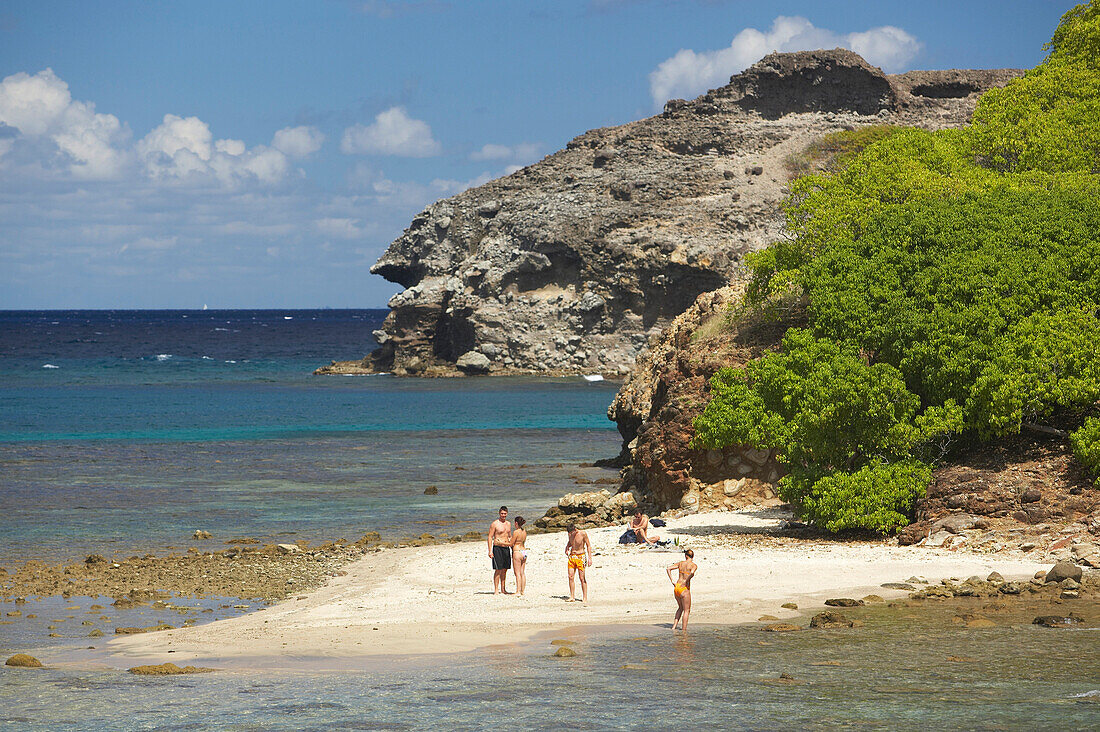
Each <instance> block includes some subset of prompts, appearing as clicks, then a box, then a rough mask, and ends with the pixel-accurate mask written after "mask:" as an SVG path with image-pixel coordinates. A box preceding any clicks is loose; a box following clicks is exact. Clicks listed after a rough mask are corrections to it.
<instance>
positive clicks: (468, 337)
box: [318, 49, 1019, 376]
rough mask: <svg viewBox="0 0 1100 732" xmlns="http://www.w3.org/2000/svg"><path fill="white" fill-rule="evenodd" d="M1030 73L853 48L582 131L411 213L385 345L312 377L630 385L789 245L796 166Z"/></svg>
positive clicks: (801, 59)
mask: <svg viewBox="0 0 1100 732" xmlns="http://www.w3.org/2000/svg"><path fill="white" fill-rule="evenodd" d="M1018 74H1019V72H1017V71H1013V70H1000V71H958V70H954V71H918V72H910V73H908V74H902V75H895V76H888V75H885V74H883V73H882V72H881V71H880V70H879V69H877V68H874V67H872V66H870V65H868V64H867V63H866V62H865V61H864V60H863V59H862V58H861V57H859V56H858V55H856V54H854V53H852V52H850V51H845V50H841V49H836V50H832V51H813V52H799V53H788V54H772V55H770V56H767V57H765V58H764V59H763V60H761V61H760V62H758V63H757V64H755V65H754V66H753V67H751V68H750V69H748V70H746V71H745V72H744V73H742V74H739V75H737V76H734V77H733V78H732V79H731V80H730V83H729V85H727V86H724V87H722V88H719V89H714V90H711V91H709V92H707V93H706V94H704V95H702V96H700V97H699V98H697V99H695V100H693V101H685V100H679V99H677V100H672V101H670V102H668V104H666V105H665V110H664V112H663V113H662V114H660V115H657V116H655V117H650V118H648V119H644V120H640V121H637V122H631V123H628V124H625V125H622V126H619V127H609V128H602V129H597V130H592V131H589V132H586V133H585V134H583V135H580V136H579V137H577V138H575V139H574V140H572V141H571V142H570V143H569V144H568V145H567V146H566V148H565V149H564V150H561V151H559V152H556V153H554V154H553V155H550V156H548V157H547V158H545V159H544V160H542V161H541V162H538V163H536V164H534V165H531V166H528V167H526V168H524V169H522V170H520V171H517V172H516V173H514V174H512V175H509V176H507V177H504V178H501V179H498V180H495V181H492V182H490V183H487V184H485V185H483V186H480V187H478V188H474V189H471V190H468V191H465V192H463V193H461V194H459V195H457V196H454V197H452V198H448V199H446V200H443V201H439V202H437V203H435V204H432V205H431V206H429V207H428V208H427V209H425V210H424V211H423V212H421V213H420V214H419V215H417V216H416V217H415V218H414V219H413V221H412V223H411V224H410V225H409V228H408V229H406V230H405V232H404V233H403V234H402V235H401V236H400V237H399V238H398V239H397V240H396V241H394V242H393V244H391V245H390V247H389V249H388V250H387V251H386V253H385V254H384V255H383V256H382V257H381V258H380V259H379V260H378V262H377V263H376V264H375V265H374V267H373V268H372V269H371V271H372V272H374V273H376V274H379V275H382V276H383V277H385V278H386V279H388V280H391V281H393V282H396V283H398V284H400V285H402V286H403V287H405V290H404V291H402V292H400V293H398V294H397V295H395V296H394V297H393V298H392V299H391V300H390V303H389V305H390V308H391V312H390V314H389V316H388V317H387V318H386V321H385V324H384V325H383V327H382V329H381V330H380V331H376V333H375V337H376V339H377V340H378V342H379V346H380V347H379V348H378V349H376V350H375V351H373V352H372V353H371V354H370V355H369V356H368V357H367V358H365V359H363V360H362V361H353V362H342V363H334V364H333V365H332V366H326V367H323V368H321V369H318V373H348V372H363V371H367V372H371V371H374V372H377V371H387V372H393V373H395V374H399V375H425V376H440V375H457V374H460V373H486V372H493V373H522V372H545V373H603V374H606V375H611V376H615V375H625V374H627V373H628V372H629V371H630V369H631V368H632V367H633V365H634V363H635V360H636V357H637V356H638V354H639V352H641V351H642V350H643V349H644V348H645V347H646V346H647V344H648V343H650V341H651V340H653V339H656V338H657V337H658V336H659V334H660V333H661V332H662V331H663V330H664V329H665V328H666V327H667V326H668V325H669V324H670V323H671V321H672V319H673V318H675V317H676V316H678V315H680V314H681V313H683V312H684V311H685V310H686V309H687V308H688V307H689V306H690V305H691V304H692V303H693V302H694V301H695V299H696V297H697V296H699V295H700V294H701V293H704V292H709V291H712V290H716V289H718V288H721V287H722V286H724V285H726V284H727V283H729V282H730V281H731V280H735V279H736V277H737V275H736V273H737V271H738V263H739V261H740V260H741V258H742V256H743V255H744V254H745V253H746V252H749V251H752V250H756V249H759V248H761V247H763V246H764V245H766V244H767V243H768V242H770V241H772V240H774V239H775V238H776V237H778V236H780V235H781V232H782V220H781V215H780V206H779V205H780V202H781V201H782V199H783V196H784V193H785V186H786V184H787V182H788V180H789V178H790V172H789V171H788V167H787V164H786V161H787V160H788V158H789V157H790V156H792V155H797V154H798V153H800V152H801V151H802V150H804V149H805V148H806V147H807V146H808V145H809V144H810V143H811V142H813V141H814V140H816V139H818V138H820V137H821V136H823V135H825V134H827V133H829V132H834V131H838V130H844V129H852V128H855V127H859V126H864V125H870V124H898V125H914V126H921V127H926V128H942V127H949V126H957V125H961V124H964V123H965V122H966V121H967V120H968V119H969V117H970V114H971V113H972V111H973V108H974V104H975V101H976V99H977V96H978V94H979V93H980V92H982V91H984V90H985V89H988V88H990V87H992V86H997V85H1003V84H1005V83H1007V82H1008V81H1009V80H1010V79H1012V78H1014V77H1015V76H1017V75H1018Z"/></svg>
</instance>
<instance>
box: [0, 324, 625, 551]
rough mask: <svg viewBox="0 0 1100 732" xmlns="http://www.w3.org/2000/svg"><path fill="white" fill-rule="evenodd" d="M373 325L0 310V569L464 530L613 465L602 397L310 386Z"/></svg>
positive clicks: (521, 381)
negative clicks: (198, 534)
mask: <svg viewBox="0 0 1100 732" xmlns="http://www.w3.org/2000/svg"><path fill="white" fill-rule="evenodd" d="M385 314H386V311H384V310H255V311H250V310H231V311H213V310H206V311H171V310H169V311H166V310H155V311H98V310H97V311H86V310H85V311H38V312H35V311H14V312H13V311H6V312H0V566H4V564H5V563H6V562H10V561H13V560H17V559H22V558H26V557H30V556H38V557H48V558H62V559H74V558H80V557H83V556H84V555H86V554H87V553H89V552H90V551H101V552H105V553H110V552H118V553H124V554H128V553H133V552H135V551H138V550H141V551H147V550H153V551H156V550H163V549H167V548H170V547H171V548H181V547H184V546H188V545H189V539H190V536H191V534H192V533H193V532H194V531H195V530H196V529H203V530H205V531H209V532H211V533H212V534H214V536H215V538H216V539H223V540H225V539H229V538H234V537H242V536H250V537H256V538H276V537H284V538H285V537H293V538H294V539H308V540H311V541H317V540H327V539H338V538H346V539H351V540H354V539H357V538H359V537H360V536H362V535H363V534H364V533H365V532H367V531H379V532H380V533H382V534H383V535H384V536H386V537H388V538H401V537H403V536H419V535H420V534H422V533H434V534H436V535H439V534H441V533H449V534H452V535H453V534H460V533H464V532H465V531H468V530H470V529H482V528H484V526H483V525H487V523H488V521H491V520H492V518H493V516H494V514H495V509H496V507H497V506H499V505H500V504H501V503H506V504H509V505H510V507H511V508H512V510H513V512H514V513H524V512H525V513H527V514H528V515H529V516H538V515H541V514H542V512H543V511H545V509H546V508H547V507H548V506H549V505H550V504H551V503H552V502H554V501H555V500H556V499H557V497H558V496H560V495H561V494H562V493H565V492H568V491H569V490H573V487H574V480H577V479H584V478H585V476H587V475H590V474H592V472H593V469H591V468H581V467H578V466H579V465H580V464H581V463H589V462H592V461H594V460H597V459H599V458H602V457H608V456H610V455H613V454H615V453H616V452H617V451H618V433H617V432H615V431H614V429H613V427H614V425H613V424H612V423H610V422H609V421H608V420H607V418H606V409H607V405H608V404H609V403H610V401H611V399H612V397H613V395H614V391H615V388H616V385H614V384H611V383H607V382H603V383H599V382H597V383H589V382H586V381H585V380H584V379H581V378H517V377H509V378H492V377H486V378H477V379H460V380H452V379H432V380H428V379H398V378H394V377H391V376H386V375H378V376H364V377H341V376H324V377H322V376H313V375H312V371H313V369H315V368H316V367H318V366H320V365H323V364H326V363H328V362H329V361H330V360H332V359H334V358H335V359H353V358H358V357H361V356H362V355H364V354H365V353H367V352H368V351H369V350H370V349H371V348H372V347H373V345H374V340H373V338H372V337H371V331H373V330H375V329H377V328H378V327H379V326H380V325H381V322H382V318H383V317H384V316H385ZM597 472H599V471H597ZM603 472H607V471H603ZM433 485H434V486H436V488H437V489H438V491H439V494H438V495H436V496H426V495H424V489H425V488H427V487H428V486H433ZM440 521H443V522H446V528H445V530H443V531H441V530H439V529H438V527H439V525H440V524H439V522H440Z"/></svg>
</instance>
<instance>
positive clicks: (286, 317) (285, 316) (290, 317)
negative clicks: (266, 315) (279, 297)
mask: <svg viewBox="0 0 1100 732" xmlns="http://www.w3.org/2000/svg"><path fill="white" fill-rule="evenodd" d="M283 320H294V318H293V317H292V316H290V315H284V316H283Z"/></svg>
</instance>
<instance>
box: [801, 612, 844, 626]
mask: <svg viewBox="0 0 1100 732" xmlns="http://www.w3.org/2000/svg"><path fill="white" fill-rule="evenodd" d="M854 626H855V622H853V621H851V620H849V619H848V618H847V617H845V616H844V615H842V614H840V613H838V612H834V611H832V610H826V611H825V612H823V613H818V614H817V615H815V616H813V617H812V618H810V627H811V628H852V627H854Z"/></svg>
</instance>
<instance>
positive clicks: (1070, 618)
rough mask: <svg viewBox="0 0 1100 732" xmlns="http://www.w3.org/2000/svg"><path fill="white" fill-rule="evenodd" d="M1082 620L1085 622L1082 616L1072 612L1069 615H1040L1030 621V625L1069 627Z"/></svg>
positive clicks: (1078, 623)
mask: <svg viewBox="0 0 1100 732" xmlns="http://www.w3.org/2000/svg"><path fill="white" fill-rule="evenodd" d="M1083 622H1085V620H1084V618H1081V617H1079V616H1077V615H1074V614H1073V613H1070V614H1069V615H1040V616H1039V617H1037V618H1035V619H1034V620H1032V621H1031V623H1032V625H1042V626H1045V627H1047V628H1071V627H1073V626H1074V625H1080V624H1081V623H1083Z"/></svg>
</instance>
